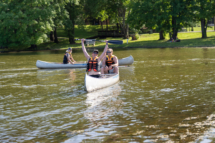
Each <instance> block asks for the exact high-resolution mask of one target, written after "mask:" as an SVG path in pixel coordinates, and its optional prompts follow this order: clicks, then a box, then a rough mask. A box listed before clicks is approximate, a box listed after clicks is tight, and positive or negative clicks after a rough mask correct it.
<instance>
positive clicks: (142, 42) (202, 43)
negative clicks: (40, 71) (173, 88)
mask: <svg viewBox="0 0 215 143" xmlns="http://www.w3.org/2000/svg"><path fill="white" fill-rule="evenodd" d="M207 36H208V38H206V39H202V38H201V32H186V33H185V32H183V33H178V38H179V39H181V42H168V41H167V40H158V39H159V33H153V34H141V35H140V38H139V39H138V40H131V37H130V39H129V41H128V44H127V39H122V38H112V37H108V38H106V39H102V40H123V44H122V45H114V44H109V47H111V48H189V47H215V32H214V31H209V32H207ZM165 38H166V39H169V38H168V35H166V37H165ZM104 46H105V43H103V42H96V45H95V46H93V45H89V46H86V48H97V49H99V48H104ZM68 47H72V48H73V49H80V48H81V41H76V44H69V42H68V38H66V37H59V43H58V44H56V43H54V42H47V43H43V44H41V45H39V46H38V48H37V50H36V51H41V50H65V49H67V48H68ZM24 51H29V50H24ZM30 51H34V50H30ZM4 52H11V51H4Z"/></svg>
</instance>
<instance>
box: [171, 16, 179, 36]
mask: <svg viewBox="0 0 215 143" xmlns="http://www.w3.org/2000/svg"><path fill="white" fill-rule="evenodd" d="M177 34H178V30H177V23H176V18H175V17H174V16H172V38H173V39H174V40H176V37H177Z"/></svg>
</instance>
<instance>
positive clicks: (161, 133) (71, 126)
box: [0, 48, 215, 143]
mask: <svg viewBox="0 0 215 143" xmlns="http://www.w3.org/2000/svg"><path fill="white" fill-rule="evenodd" d="M114 54H115V55H117V56H118V58H123V57H127V56H129V55H133V57H134V59H135V62H134V65H133V66H131V67H120V82H119V83H117V84H115V85H113V86H112V87H108V88H105V89H102V90H99V91H96V92H92V93H87V92H86V91H85V90H84V75H85V70H84V69H56V70H39V69H37V68H36V67H35V63H36V60H38V59H39V60H43V61H53V62H61V60H62V58H63V52H62V53H61V52H59V53H58V52H56V51H54V52H53V51H52V52H50V53H49V52H38V53H36V54H34V53H30V55H28V54H26V53H25V54H22V53H16V54H7V55H0V111H1V112H0V142H75V143H76V142H179V143H180V142H214V128H215V116H214V110H215V104H214V102H215V97H214V95H215V87H214V85H215V49H198V48H188V49H169V48H166V49H131V50H129V49H123V51H122V50H114ZM73 56H74V58H75V59H76V60H77V61H84V60H85V57H84V55H83V53H73Z"/></svg>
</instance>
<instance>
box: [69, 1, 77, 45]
mask: <svg viewBox="0 0 215 143" xmlns="http://www.w3.org/2000/svg"><path fill="white" fill-rule="evenodd" d="M71 9H73V11H72V12H70V14H69V18H70V20H71V21H72V28H71V30H68V32H69V33H68V35H69V43H70V44H75V39H74V38H75V37H74V34H75V11H74V9H75V3H74V1H73V4H72V6H70V10H71Z"/></svg>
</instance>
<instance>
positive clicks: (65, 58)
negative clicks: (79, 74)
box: [63, 52, 71, 64]
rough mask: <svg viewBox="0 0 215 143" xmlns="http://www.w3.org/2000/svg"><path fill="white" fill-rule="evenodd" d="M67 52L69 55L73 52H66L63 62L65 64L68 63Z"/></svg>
mask: <svg viewBox="0 0 215 143" xmlns="http://www.w3.org/2000/svg"><path fill="white" fill-rule="evenodd" d="M67 53H68V54H69V55H71V53H69V52H66V53H65V54H64V57H63V63H64V64H67V63H68V58H67Z"/></svg>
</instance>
